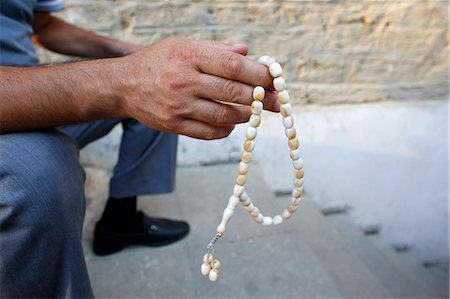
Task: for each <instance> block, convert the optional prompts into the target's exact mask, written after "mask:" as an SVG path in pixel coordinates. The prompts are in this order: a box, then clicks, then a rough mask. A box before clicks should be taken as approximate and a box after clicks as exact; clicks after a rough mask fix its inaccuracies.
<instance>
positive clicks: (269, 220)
mask: <svg viewBox="0 0 450 299" xmlns="http://www.w3.org/2000/svg"><path fill="white" fill-rule="evenodd" d="M272 222H273V221H272V217H267V216H266V217H264V218H263V225H272Z"/></svg>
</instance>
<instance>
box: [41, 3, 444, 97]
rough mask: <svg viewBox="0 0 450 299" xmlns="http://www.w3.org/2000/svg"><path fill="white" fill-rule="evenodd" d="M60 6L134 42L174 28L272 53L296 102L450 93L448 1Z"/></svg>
mask: <svg viewBox="0 0 450 299" xmlns="http://www.w3.org/2000/svg"><path fill="white" fill-rule="evenodd" d="M59 16H60V17H62V18H63V19H65V20H67V21H69V22H72V23H75V24H78V25H80V26H82V27H85V28H88V29H90V30H94V31H97V32H99V33H102V34H106V35H110V36H114V37H117V38H120V39H123V40H126V41H130V42H136V43H141V44H152V43H154V42H156V41H158V40H160V39H163V38H165V37H168V36H173V35H177V36H184V37H188V38H194V39H217V40H222V41H225V42H230V43H242V42H244V43H247V44H248V45H249V47H250V55H251V57H252V58H255V57H257V56H259V55H263V54H268V55H271V56H274V57H276V58H277V59H278V60H279V61H280V62H281V63H283V64H284V68H285V70H286V73H287V82H288V84H291V85H294V86H295V85H298V84H302V87H301V88H300V89H301V92H296V94H297V95H298V97H296V98H297V101H296V103H297V104H309V103H314V104H336V103H360V102H374V101H385V100H405V99H410V98H411V97H412V98H414V99H415V100H417V99H419V100H428V99H436V98H443V97H444V98H445V97H446V96H447V95H448V72H447V69H448V15H447V3H446V1H426V0H420V1H395V2H389V1H364V2H358V1H338V2H336V1H270V2H269V1H268V2H259V1H258V2H255V1H184V0H183V1H151V2H149V1H120V0H118V1H106V0H103V1H79V0H69V1H67V8H66V10H64V11H63V12H61V13H59ZM40 55H41V58H42V60H43V61H45V62H51V61H62V60H64V59H65V58H64V57H62V56H54V55H48V53H44V52H43V51H40ZM415 95H417V96H415Z"/></svg>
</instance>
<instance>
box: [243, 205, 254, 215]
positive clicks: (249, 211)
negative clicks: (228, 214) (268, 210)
mask: <svg viewBox="0 0 450 299" xmlns="http://www.w3.org/2000/svg"><path fill="white" fill-rule="evenodd" d="M255 209H256V207H255V205H254V204H252V203H250V204H249V205H248V206H246V207H244V210H246V211H247V212H248V213H251V212H253V211H254V210H255Z"/></svg>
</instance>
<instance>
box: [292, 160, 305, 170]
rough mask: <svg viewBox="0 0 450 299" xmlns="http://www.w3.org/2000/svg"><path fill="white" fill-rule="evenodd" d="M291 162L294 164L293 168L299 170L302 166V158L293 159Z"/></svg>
mask: <svg viewBox="0 0 450 299" xmlns="http://www.w3.org/2000/svg"><path fill="white" fill-rule="evenodd" d="M292 164H293V165H294V168H295V169H297V170H300V169H302V168H303V159H302V158H300V159H298V160H293V161H292Z"/></svg>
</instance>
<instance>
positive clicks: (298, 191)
mask: <svg viewBox="0 0 450 299" xmlns="http://www.w3.org/2000/svg"><path fill="white" fill-rule="evenodd" d="M291 195H292V197H293V198H299V197H300V196H302V195H303V188H294V189H292V193H291Z"/></svg>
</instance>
